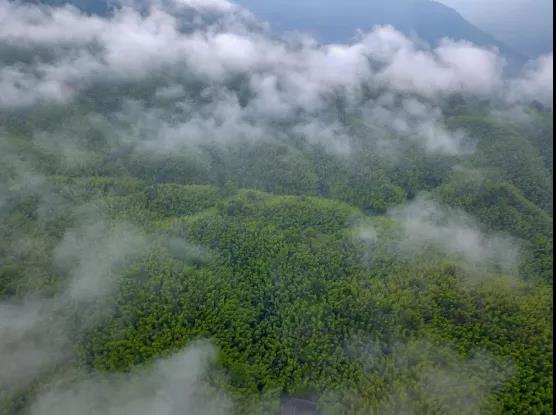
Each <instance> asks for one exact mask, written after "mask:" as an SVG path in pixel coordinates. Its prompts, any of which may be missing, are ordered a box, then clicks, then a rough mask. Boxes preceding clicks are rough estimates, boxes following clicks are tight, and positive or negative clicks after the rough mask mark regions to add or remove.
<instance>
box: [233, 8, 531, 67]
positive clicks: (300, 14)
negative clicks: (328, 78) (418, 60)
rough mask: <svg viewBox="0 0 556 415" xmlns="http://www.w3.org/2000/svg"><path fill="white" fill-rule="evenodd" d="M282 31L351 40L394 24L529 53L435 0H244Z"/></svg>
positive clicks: (516, 58)
mask: <svg viewBox="0 0 556 415" xmlns="http://www.w3.org/2000/svg"><path fill="white" fill-rule="evenodd" d="M237 2H238V3H239V4H241V5H243V6H244V7H246V8H248V9H250V10H252V11H253V12H254V13H255V14H256V15H257V16H258V17H259V18H261V19H262V20H266V21H268V22H269V23H270V24H271V25H272V27H273V29H274V30H276V31H277V32H287V31H302V32H308V33H310V34H312V35H313V36H315V37H316V38H317V39H318V40H320V41H322V42H327V43H329V42H346V41H349V40H350V39H352V38H353V36H354V34H355V32H356V30H357V29H361V30H364V31H365V30H370V29H371V28H372V27H373V26H376V25H384V24H390V25H392V26H394V27H396V28H397V29H398V30H400V31H402V32H404V33H405V34H407V35H410V36H418V37H419V38H421V39H422V40H424V41H426V42H428V43H430V44H436V43H437V42H438V41H439V40H441V39H442V38H445V37H449V38H452V39H456V40H468V41H471V42H473V43H475V44H477V45H481V46H495V47H497V48H499V49H500V50H501V51H502V53H503V54H504V55H505V56H506V57H507V58H508V59H509V60H510V61H511V62H514V63H521V62H523V61H524V60H525V58H524V57H522V56H520V55H519V54H518V53H516V52H514V51H513V50H511V49H510V48H509V47H507V46H506V45H505V44H503V43H502V42H500V41H498V40H497V39H495V38H494V37H492V36H491V35H489V34H487V33H485V32H483V31H481V30H480V29H478V28H477V27H476V26H474V25H472V24H471V23H469V22H468V21H467V20H465V19H464V18H463V17H462V16H461V15H460V14H459V13H458V12H457V11H456V10H454V9H452V8H450V7H448V6H445V5H443V4H441V3H438V2H436V1H431V0H341V1H339V0H265V1H261V0H238V1H237Z"/></svg>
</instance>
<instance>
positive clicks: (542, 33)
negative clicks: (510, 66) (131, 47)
mask: <svg viewBox="0 0 556 415" xmlns="http://www.w3.org/2000/svg"><path fill="white" fill-rule="evenodd" d="M438 1H440V2H441V3H444V4H446V5H448V6H450V7H453V8H454V9H456V10H457V11H459V12H460V13H461V14H462V15H463V16H464V17H465V18H467V19H468V20H469V21H471V23H473V24H475V25H476V26H478V27H480V28H481V29H483V30H485V31H487V32H489V33H490V34H492V35H494V36H495V37H497V38H498V39H499V40H501V41H503V42H505V43H507V44H508V45H510V46H512V47H513V48H515V49H518V50H519V51H520V52H522V53H525V54H528V55H532V54H540V53H546V52H549V51H552V44H553V43H552V31H553V18H552V9H553V3H552V0H438Z"/></svg>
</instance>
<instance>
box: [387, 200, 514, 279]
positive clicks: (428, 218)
mask: <svg viewBox="0 0 556 415" xmlns="http://www.w3.org/2000/svg"><path fill="white" fill-rule="evenodd" d="M389 216H390V217H392V218H394V219H396V220H397V221H399V223H400V224H401V226H402V230H403V236H402V239H401V241H400V243H399V249H400V251H401V253H402V254H404V253H405V254H406V255H415V254H416V253H425V252H427V250H428V249H433V250H434V251H436V252H441V253H443V254H446V255H449V256H451V257H455V258H460V259H463V260H465V261H466V262H467V263H469V264H470V265H473V266H475V267H489V268H492V267H494V269H495V270H502V271H503V272H504V273H506V274H510V275H512V274H513V275H515V274H516V271H517V267H518V265H519V257H520V250H519V247H518V245H516V243H515V241H513V240H512V239H511V238H508V237H503V236H499V235H490V234H487V233H485V232H483V231H482V230H481V228H480V226H479V224H478V223H477V222H476V221H475V220H474V219H473V218H471V217H470V216H469V215H467V214H466V213H464V212H461V211H458V210H455V209H452V208H449V207H445V206H441V205H439V204H437V203H436V202H434V201H433V200H432V199H431V198H430V197H428V196H426V195H425V194H421V195H420V196H419V197H417V198H416V199H415V200H414V201H412V202H411V203H409V204H407V205H404V206H400V207H397V208H393V209H391V210H390V211H389Z"/></svg>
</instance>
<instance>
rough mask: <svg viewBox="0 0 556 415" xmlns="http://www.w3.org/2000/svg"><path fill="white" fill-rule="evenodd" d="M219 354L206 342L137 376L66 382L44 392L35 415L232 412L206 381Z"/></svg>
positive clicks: (97, 376) (226, 400)
mask: <svg viewBox="0 0 556 415" xmlns="http://www.w3.org/2000/svg"><path fill="white" fill-rule="evenodd" d="M215 355H216V351H215V349H214V348H213V347H212V346H211V345H210V344H206V343H202V342H201V343H195V344H193V345H191V346H189V347H188V348H187V349H186V350H184V351H182V352H180V353H177V354H176V355H174V356H171V357H169V358H166V359H163V360H159V361H157V362H155V363H154V364H153V365H152V366H151V367H146V368H142V369H140V370H138V371H136V372H133V373H131V374H115V375H102V374H93V375H92V376H91V375H87V377H88V379H86V380H82V381H73V380H70V379H64V380H62V381H59V382H58V383H54V384H52V385H50V386H49V387H48V388H47V389H46V391H43V392H42V393H41V394H40V395H39V396H38V398H37V399H36V400H35V402H34V403H33V404H32V406H31V409H30V413H31V415H48V414H54V413H56V414H73V413H82V414H93V413H94V414H103V415H116V414H118V415H119V414H130V415H131V414H134V415H143V414H144V415H150V414H160V415H174V414H183V415H189V414H190V415H203V414H206V415H218V414H229V413H231V411H232V408H233V405H232V403H231V400H230V399H229V398H228V397H227V396H226V395H225V394H224V393H222V392H221V391H219V390H217V389H216V388H215V387H211V386H209V384H208V383H207V382H206V379H205V376H206V374H207V371H208V369H209V366H210V365H211V364H212V363H213V362H214V359H215Z"/></svg>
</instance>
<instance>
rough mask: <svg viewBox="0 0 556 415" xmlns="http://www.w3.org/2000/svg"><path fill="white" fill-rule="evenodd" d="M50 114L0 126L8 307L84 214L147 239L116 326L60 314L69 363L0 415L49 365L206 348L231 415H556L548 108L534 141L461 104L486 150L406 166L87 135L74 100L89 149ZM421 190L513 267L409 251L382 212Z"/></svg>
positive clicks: (125, 279) (459, 124)
mask: <svg viewBox="0 0 556 415" xmlns="http://www.w3.org/2000/svg"><path fill="white" fill-rule="evenodd" d="M83 105H84V104H83ZM58 111H59V110H57V109H44V110H36V111H34V112H33V113H29V114H26V117H25V119H26V120H28V122H27V124H25V123H22V121H21V118H18V117H16V116H14V117H12V118H10V116H9V115H6V116H5V117H4V120H3V122H4V125H5V132H4V133H3V134H2V136H1V141H0V142H1V144H2V148H3V149H4V150H5V154H9V155H10V158H9V159H5V158H4V157H2V158H3V165H2V166H0V179H1V181H0V185H1V186H3V188H0V190H1V191H2V193H3V196H2V199H0V202H1V204H0V209H1V210H0V213H1V215H2V217H1V218H2V221H1V223H0V296H1V298H2V299H3V300H4V301H11V302H18V301H23V299H24V298H25V297H26V296H29V295H38V296H42V297H45V298H51V297H54V296H56V293H57V292H60V291H61V290H63V289H64V287H65V286H66V284H67V283H68V281H69V280H70V278H71V276H70V272H68V270H66V269H63V268H60V266H58V265H57V262H56V257H57V252H58V251H57V247H58V246H59V244H60V243H61V241H63V238H64V235H65V234H66V233H67V232H68V231H69V230H71V229H75V228H78V227H79V226H81V224H82V223H83V222H84V221H85V222H86V221H89V222H90V221H94V220H102V221H103V223H105V224H108V225H107V226H108V228H111V227H116V224H118V223H122V222H126V223H128V224H130V225H131V226H133V227H134V228H135V229H137V232H138V233H139V234H140V235H143V236H145V237H146V239H147V240H148V244H147V245H148V246H147V248H146V249H145V250H144V251H142V253H141V255H139V256H138V257H134V258H132V260H130V261H129V262H128V263H125V264H124V266H122V267H121V268H120V269H119V271H118V273H117V275H115V276H114V278H115V280H116V284H115V287H114V289H113V290H112V291H110V293H109V294H108V295H107V297H108V298H105V299H103V300H102V301H100V300H99V301H98V307H99V308H105V309H106V308H107V309H109V310H110V312H109V313H104V314H101V317H100V318H99V319H96V320H95V321H94V323H93V324H84V323H83V320H86V318H87V317H88V316H83V315H80V313H79V308H80V307H81V306H80V305H79V304H75V305H72V304H68V307H69V308H70V309H71V311H69V312H68V311H66V313H68V314H69V315H72V316H74V317H73V318H74V320H72V324H73V325H74V326H72V327H74V330H73V331H72V342H73V344H72V350H73V353H72V354H71V356H72V357H71V358H68V359H66V360H64V361H63V362H61V363H60V364H59V365H57V367H56V368H55V369H54V370H53V371H51V372H48V373H46V374H44V375H43V376H42V377H40V378H38V379H36V380H35V382H34V383H33V384H31V385H30V386H27V387H25V388H24V389H23V390H18V391H16V392H13V393H7V394H5V395H4V396H2V395H1V394H0V399H2V400H3V401H2V402H3V408H4V409H3V413H6V414H18V413H25V411H26V410H27V409H28V404H29V402H30V401H31V400H32V397H33V394H34V392H35V390H36V388H38V387H39V386H40V385H41V384H42V383H45V382H47V380H48V379H50V377H51V376H55V375H56V372H57V371H64V370H66V369H67V368H70V367H79V368H82V369H84V370H93V369H96V370H99V371H101V372H112V371H126V370H130V369H133V368H134V367H138V366H141V365H144V364H148V363H150V362H152V361H153V360H154V359H156V358H158V357H160V356H168V355H170V354H172V353H173V352H176V351H178V350H181V349H183V348H184V347H186V346H187V345H188V344H190V343H191V342H192V341H194V340H195V339H199V338H202V339H210V340H211V341H212V342H213V343H214V344H215V345H216V346H217V347H218V349H219V356H218V361H217V365H216V366H218V367H217V369H218V370H223V372H224V373H225V374H226V380H225V381H222V380H219V381H215V382H222V384H221V385H219V387H222V388H223V389H224V390H225V391H226V392H227V393H228V394H230V396H231V397H232V398H233V399H234V401H236V402H237V412H238V413H257V414H274V413H275V410H276V408H277V407H278V405H279V401H280V398H281V397H283V396H285V395H288V396H305V397H310V398H312V399H315V400H316V401H318V402H319V405H320V407H321V409H322V410H323V413H325V414H395V413H415V414H427V415H428V414H439V415H440V414H478V413H484V414H515V415H521V414H527V413H529V414H546V413H551V412H552V409H553V398H552V392H553V381H552V370H553V363H552V359H553V355H552V346H553V343H552V311H553V300H552V275H553V274H552V262H553V261H552V255H553V251H552V243H553V242H552V241H553V235H552V225H553V217H552V212H553V206H552V197H553V194H552V158H551V155H550V156H549V154H548V153H547V152H546V151H545V150H546V147H547V146H548V145H549V144H550V146H551V145H552V137H551V134H552V113H550V114H547V113H542V114H541V113H536V112H533V113H532V116H534V117H539V119H540V118H542V121H539V126H540V127H539V129H534V130H531V127H529V126H521V125H513V124H511V123H509V122H505V123H504V122H501V121H499V120H494V119H493V118H490V117H489V116H480V115H477V114H473V111H472V110H471V109H469V108H466V109H459V110H457V113H458V114H457V115H455V116H453V117H452V118H451V119H450V120H449V123H450V125H451V126H452V127H454V128H459V129H463V130H464V131H466V132H468V133H469V135H470V136H472V137H473V138H475V139H476V140H477V145H476V148H475V151H473V152H471V153H469V154H463V155H458V156H445V155H431V154H429V153H427V152H425V151H424V150H422V149H421V148H419V146H417V145H414V146H413V145H412V146H407V147H405V148H403V149H402V150H400V152H399V154H397V157H396V161H395V162H394V161H392V160H391V159H388V158H386V157H382V156H378V155H377V154H379V153H377V152H376V151H375V147H374V146H375V145H376V143H374V142H373V140H371V139H369V140H368V141H366V140H365V137H372V136H365V135H362V137H363V138H361V139H360V142H356V143H355V146H356V151H354V152H353V154H352V155H349V156H344V155H340V156H338V155H335V154H332V153H330V152H328V151H326V149H325V148H323V146H321V145H309V144H307V143H304V142H300V141H298V140H295V139H292V140H289V141H288V140H282V141H264V142H260V141H255V142H243V143H234V144H233V145H230V146H229V147H226V146H220V145H215V144H203V145H199V146H195V147H194V148H193V147H192V148H189V147H184V148H180V149H178V150H174V151H172V152H170V153H165V154H160V153H152V154H151V153H149V152H137V151H132V150H131V149H127V148H126V146H125V144H121V143H120V144H118V145H117V146H116V145H115V144H114V142H113V141H111V139H110V137H108V136H107V135H106V133H102V132H99V131H96V132H95V131H94V129H89V130H86V131H83V129H81V128H80V121H83V120H82V118H81V115H80V112H79V108H77V109H75V110H74V112H75V113H74V114H72V113H70V114H68V115H65V116H64V119H67V125H68V126H69V127H68V128H69V131H73V130H72V129H75V131H74V132H75V134H76V137H78V138H75V140H76V141H74V142H78V141H79V140H81V142H79V143H77V144H76V146H75V148H64V151H63V152H62V151H60V148H58V147H57V146H56V145H52V143H49V142H48V141H45V140H41V137H40V136H34V135H33V134H32V131H33V130H35V129H41V130H43V131H48V130H49V129H52V131H55V129H54V127H55V124H56V120H59V119H60V117H61V116H60V115H59V113H58ZM60 111H61V110H60ZM353 124H354V128H357V125H356V121H354V122H353ZM367 134H371V133H370V132H369V133H367ZM62 144H63V143H62ZM456 165H457V166H458V168H457V169H454V166H456ZM21 172H24V173H25V174H21ZM424 191H426V192H429V194H430V195H431V196H430V197H431V198H432V199H434V200H436V201H437V202H438V203H439V205H441V206H447V207H450V208H453V209H457V210H458V212H459V211H461V212H467V214H469V215H470V216H472V217H474V218H476V220H477V222H478V225H477V226H478V227H479V228H480V229H481V231H483V232H484V233H485V234H488V233H496V234H497V235H501V237H508V238H511V239H512V241H514V242H515V243H516V244H518V245H519V246H520V247H521V252H522V261H521V263H520V267H519V270H518V271H517V272H516V275H502V273H501V272H500V270H499V269H498V268H494V267H490V266H488V265H486V266H478V267H476V266H473V265H472V264H469V263H467V262H466V261H465V260H463V259H462V258H458V257H455V256H451V255H448V254H446V253H443V252H442V250H441V249H439V248H438V247H437V246H431V247H430V248H429V249H427V250H426V251H424V252H423V251H419V252H417V253H407V252H405V251H403V249H401V248H400V242H402V241H403V240H404V239H406V237H407V236H406V235H404V229H403V226H402V224H401V223H400V222H399V219H396V217H395V216H393V215H389V214H388V210H389V209H390V208H392V207H395V206H398V205H401V204H404V203H407V202H408V201H410V200H412V199H414V198H415V197H416V196H417V195H418V194H420V193H421V192H424ZM369 229H372V230H373V231H372V232H374V233H371V235H370V236H369V235H367V233H368V230H369ZM366 232H367V233H366ZM95 307H96V306H93V309H96V308H95ZM74 308H75V309H74ZM70 320H71V319H70Z"/></svg>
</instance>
